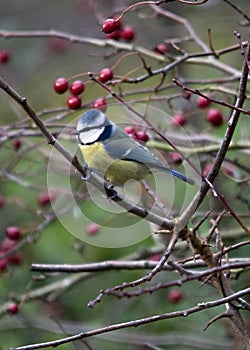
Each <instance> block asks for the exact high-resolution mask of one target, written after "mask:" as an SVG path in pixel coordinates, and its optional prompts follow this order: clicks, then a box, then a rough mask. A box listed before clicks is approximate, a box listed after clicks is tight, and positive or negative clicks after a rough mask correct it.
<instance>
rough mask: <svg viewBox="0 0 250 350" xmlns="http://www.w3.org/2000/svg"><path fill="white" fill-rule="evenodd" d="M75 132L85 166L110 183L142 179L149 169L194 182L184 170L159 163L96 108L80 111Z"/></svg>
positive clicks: (148, 172)
mask: <svg viewBox="0 0 250 350" xmlns="http://www.w3.org/2000/svg"><path fill="white" fill-rule="evenodd" d="M75 133H76V137H77V140H78V144H79V148H80V151H81V153H82V156H83V158H84V161H85V163H86V164H87V166H88V167H89V168H90V169H92V170H93V171H96V173H97V174H102V176H103V178H104V180H105V181H107V182H108V183H110V184H111V185H113V186H123V185H124V184H125V183H126V182H127V181H128V180H132V179H133V180H137V181H139V180H142V179H144V178H145V177H146V176H147V175H148V174H150V173H152V170H153V169H155V170H159V171H161V172H164V173H169V174H171V175H172V176H174V177H176V178H178V179H180V180H182V181H185V182H187V183H189V184H194V181H193V180H192V179H190V178H188V177H186V176H185V175H184V174H182V173H180V172H178V171H176V170H173V169H170V168H168V167H167V166H165V165H163V164H162V163H161V162H160V160H159V159H158V158H157V157H155V156H154V155H153V154H152V153H151V152H150V150H149V149H148V148H147V147H145V146H143V145H142V144H140V143H139V142H137V141H135V140H134V139H132V138H131V137H130V136H129V135H128V134H126V133H125V132H124V131H123V130H122V129H120V128H119V127H118V126H117V125H116V124H115V123H113V122H112V121H111V120H110V119H109V118H108V117H107V116H106V114H105V113H103V112H102V111H101V110H99V109H90V110H88V111H87V112H85V113H83V114H82V115H81V116H80V118H79V120H78V123H77V127H76V132H75Z"/></svg>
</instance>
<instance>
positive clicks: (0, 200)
mask: <svg viewBox="0 0 250 350" xmlns="http://www.w3.org/2000/svg"><path fill="white" fill-rule="evenodd" d="M3 206H4V196H2V195H1V194H0V208H2V207H3Z"/></svg>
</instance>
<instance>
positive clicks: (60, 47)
mask: <svg viewBox="0 0 250 350" xmlns="http://www.w3.org/2000/svg"><path fill="white" fill-rule="evenodd" d="M69 45H70V43H69V41H67V40H64V39H61V38H56V37H51V38H50V39H49V41H48V48H49V49H50V50H51V51H53V52H55V53H63V52H65V51H67V50H68V48H69Z"/></svg>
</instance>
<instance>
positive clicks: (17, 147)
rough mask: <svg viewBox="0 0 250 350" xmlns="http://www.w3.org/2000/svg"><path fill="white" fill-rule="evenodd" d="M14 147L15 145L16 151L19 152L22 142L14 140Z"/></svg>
mask: <svg viewBox="0 0 250 350" xmlns="http://www.w3.org/2000/svg"><path fill="white" fill-rule="evenodd" d="M12 145H13V148H14V150H15V151H18V150H19V148H20V147H21V146H22V142H21V140H20V139H14V140H13V143H12Z"/></svg>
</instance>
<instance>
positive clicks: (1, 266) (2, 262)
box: [0, 258, 8, 271]
mask: <svg viewBox="0 0 250 350" xmlns="http://www.w3.org/2000/svg"><path fill="white" fill-rule="evenodd" d="M7 265H8V259H7V258H3V259H1V260H0V271H4V270H5V269H6V267H7Z"/></svg>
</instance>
